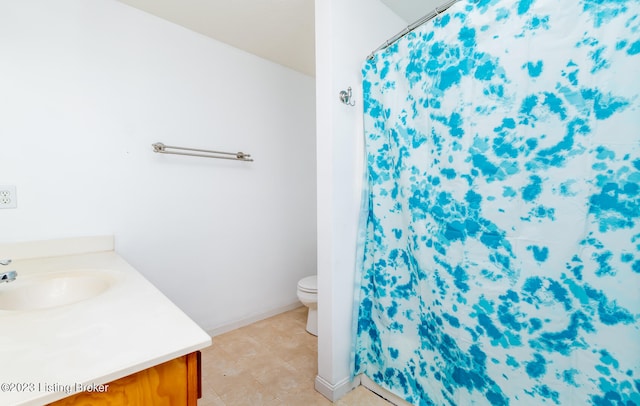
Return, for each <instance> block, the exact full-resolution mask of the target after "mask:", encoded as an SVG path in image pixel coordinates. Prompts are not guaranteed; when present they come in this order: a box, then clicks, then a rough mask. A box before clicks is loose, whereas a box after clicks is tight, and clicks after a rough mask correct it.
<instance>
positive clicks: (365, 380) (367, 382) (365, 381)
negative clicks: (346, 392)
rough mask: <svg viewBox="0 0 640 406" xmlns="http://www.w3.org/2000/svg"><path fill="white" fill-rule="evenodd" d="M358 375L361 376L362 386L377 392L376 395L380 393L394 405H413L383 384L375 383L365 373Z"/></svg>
mask: <svg viewBox="0 0 640 406" xmlns="http://www.w3.org/2000/svg"><path fill="white" fill-rule="evenodd" d="M358 377H360V384H361V385H362V386H364V387H365V388H367V389H369V390H370V391H371V392H373V393H375V394H376V395H378V396H380V397H382V398H385V399H386V400H388V401H389V402H391V403H393V404H394V405H396V406H411V403H409V402H407V401H406V400H404V399H402V398H401V397H400V396H398V395H394V394H393V393H391V392H389V391H388V390H386V389H385V388H383V387H382V386H380V385H378V384H377V383H375V382H374V381H373V380H372V379H371V378H369V377H368V376H366V375H364V374H361V375H358Z"/></svg>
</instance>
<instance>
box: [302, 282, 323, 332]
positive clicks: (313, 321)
mask: <svg viewBox="0 0 640 406" xmlns="http://www.w3.org/2000/svg"><path fill="white" fill-rule="evenodd" d="M298 299H299V300H300V301H301V302H302V304H303V305H305V306H307V307H308V308H309V314H308V315H307V331H308V332H309V333H311V334H313V335H314V336H317V335H318V277H317V276H316V275H312V276H307V277H305V278H302V279H300V281H299V282H298Z"/></svg>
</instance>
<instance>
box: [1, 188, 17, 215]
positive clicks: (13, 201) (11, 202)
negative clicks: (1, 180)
mask: <svg viewBox="0 0 640 406" xmlns="http://www.w3.org/2000/svg"><path fill="white" fill-rule="evenodd" d="M16 207H18V196H17V195H16V187H15V185H0V209H15V208H16Z"/></svg>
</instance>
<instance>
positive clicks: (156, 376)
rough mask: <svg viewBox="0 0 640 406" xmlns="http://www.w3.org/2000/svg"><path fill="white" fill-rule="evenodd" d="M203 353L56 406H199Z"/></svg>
mask: <svg viewBox="0 0 640 406" xmlns="http://www.w3.org/2000/svg"><path fill="white" fill-rule="evenodd" d="M200 379H201V373H200V352H199V351H198V352H194V353H191V354H188V355H185V356H182V357H179V358H176V359H173V360H171V361H168V362H165V363H163V364H160V365H156V366H154V367H151V368H148V369H145V370H143V371H140V372H137V373H135V374H132V375H129V376H125V377H124V378H120V379H118V380H116V381H113V382H110V383H109V384H108V387H107V386H106V385H105V387H106V391H105V392H102V393H98V392H82V393H77V394H75V395H72V396H70V397H68V398H64V399H61V400H59V401H56V402H54V403H51V405H54V406H80V405H92V406H122V405H127V406H138V405H139V406H147V405H154V406H164V405H166V406H197V403H198V398H199V397H200V396H201V390H200V387H201V383H200V382H201V381H200Z"/></svg>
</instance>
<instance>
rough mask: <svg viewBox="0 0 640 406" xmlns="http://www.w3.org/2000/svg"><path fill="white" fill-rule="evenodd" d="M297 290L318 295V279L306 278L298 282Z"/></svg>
mask: <svg viewBox="0 0 640 406" xmlns="http://www.w3.org/2000/svg"><path fill="white" fill-rule="evenodd" d="M298 290H299V291H301V292H306V293H318V277H317V276H316V275H312V276H307V277H305V278H302V279H300V281H298Z"/></svg>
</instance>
